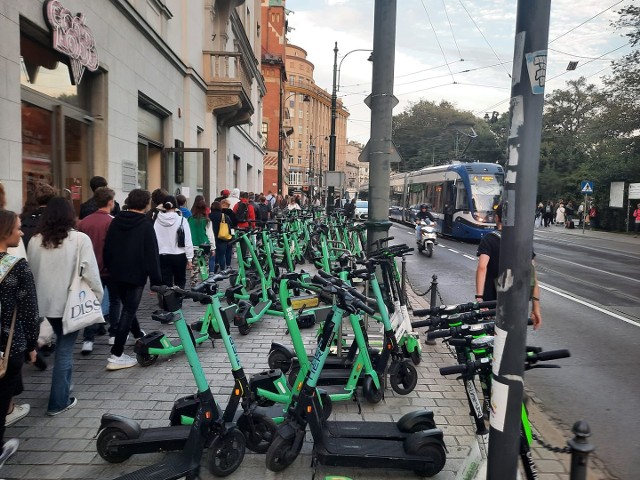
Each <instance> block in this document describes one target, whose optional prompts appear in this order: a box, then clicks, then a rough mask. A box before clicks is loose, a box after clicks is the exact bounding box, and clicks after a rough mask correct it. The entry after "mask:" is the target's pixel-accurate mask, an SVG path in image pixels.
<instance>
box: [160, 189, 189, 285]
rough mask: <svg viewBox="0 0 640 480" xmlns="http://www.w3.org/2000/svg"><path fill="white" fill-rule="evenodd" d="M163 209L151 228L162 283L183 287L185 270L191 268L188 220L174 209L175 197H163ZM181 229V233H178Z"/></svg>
mask: <svg viewBox="0 0 640 480" xmlns="http://www.w3.org/2000/svg"><path fill="white" fill-rule="evenodd" d="M163 207H164V210H163V211H162V212H160V213H158V217H157V219H156V223H155V224H154V226H153V228H154V229H155V231H156V237H157V239H158V252H159V254H160V274H161V275H162V283H163V285H167V286H169V287H172V286H174V285H175V286H177V287H180V288H184V287H185V285H186V283H187V277H186V270H191V267H192V266H191V262H192V260H193V243H192V240H191V229H190V228H189V222H188V221H184V217H182V216H181V215H179V214H178V212H177V211H176V208H177V204H176V199H175V197H173V196H171V195H169V196H167V197H165V199H164V204H163ZM181 231H182V233H180V232H181Z"/></svg>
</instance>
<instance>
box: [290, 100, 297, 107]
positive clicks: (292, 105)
mask: <svg viewBox="0 0 640 480" xmlns="http://www.w3.org/2000/svg"><path fill="white" fill-rule="evenodd" d="M295 106H296V100H295V98H292V99H291V100H289V108H294V107H295Z"/></svg>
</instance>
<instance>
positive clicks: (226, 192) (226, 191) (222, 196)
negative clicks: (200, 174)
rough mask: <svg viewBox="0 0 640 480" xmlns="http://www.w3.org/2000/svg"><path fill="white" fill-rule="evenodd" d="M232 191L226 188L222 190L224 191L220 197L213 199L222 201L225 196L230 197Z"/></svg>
mask: <svg viewBox="0 0 640 480" xmlns="http://www.w3.org/2000/svg"><path fill="white" fill-rule="evenodd" d="M230 193H231V192H230V191H229V190H227V189H226V188H225V189H224V190H222V191H221V192H220V196H219V197H216V198H214V199H213V201H214V202H221V201H222V200H224V199H225V198H228V197H229V194H230Z"/></svg>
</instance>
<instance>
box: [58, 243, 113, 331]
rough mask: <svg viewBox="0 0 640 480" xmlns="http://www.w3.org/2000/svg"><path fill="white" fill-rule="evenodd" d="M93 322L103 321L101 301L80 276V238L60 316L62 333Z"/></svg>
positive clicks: (78, 328)
mask: <svg viewBox="0 0 640 480" xmlns="http://www.w3.org/2000/svg"><path fill="white" fill-rule="evenodd" d="M95 323H105V322H104V317H103V316H102V302H101V301H100V300H98V297H97V296H96V294H95V293H93V290H91V288H90V287H89V284H88V283H87V282H86V280H85V279H84V278H83V277H82V269H80V240H78V247H77V251H76V268H75V270H74V275H73V280H72V281H71V285H70V286H69V292H68V293H67V303H66V305H65V306H64V315H63V316H62V333H64V334H65V335H66V334H67V333H71V332H75V331H77V330H80V329H82V328H84V327H88V326H89V325H93V324H95Z"/></svg>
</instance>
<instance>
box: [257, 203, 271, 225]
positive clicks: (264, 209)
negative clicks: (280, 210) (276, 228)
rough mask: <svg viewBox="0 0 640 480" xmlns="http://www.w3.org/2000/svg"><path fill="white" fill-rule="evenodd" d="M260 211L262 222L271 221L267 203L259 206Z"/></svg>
mask: <svg viewBox="0 0 640 480" xmlns="http://www.w3.org/2000/svg"><path fill="white" fill-rule="evenodd" d="M258 211H259V212H260V221H261V222H266V221H267V220H269V205H267V204H266V203H260V204H258Z"/></svg>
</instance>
